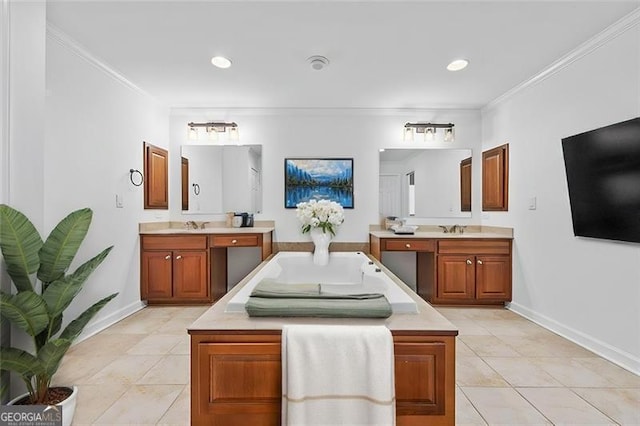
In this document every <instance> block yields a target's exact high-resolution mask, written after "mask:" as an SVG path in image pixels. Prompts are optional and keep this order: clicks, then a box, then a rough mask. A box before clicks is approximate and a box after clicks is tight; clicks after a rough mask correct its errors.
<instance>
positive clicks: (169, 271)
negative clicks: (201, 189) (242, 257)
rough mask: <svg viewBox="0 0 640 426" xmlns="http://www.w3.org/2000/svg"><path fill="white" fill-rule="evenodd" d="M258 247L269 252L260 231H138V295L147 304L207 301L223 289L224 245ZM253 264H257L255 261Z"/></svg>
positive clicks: (267, 235) (268, 238)
mask: <svg viewBox="0 0 640 426" xmlns="http://www.w3.org/2000/svg"><path fill="white" fill-rule="evenodd" d="M229 247H258V248H260V251H261V259H260V260H265V259H266V258H267V257H269V256H270V255H271V253H272V244H271V231H269V232H264V233H258V232H256V233H240V232H239V233H236V234H198V235H181V234H170V235H147V234H145V235H142V236H141V239H140V265H141V266H140V298H141V299H142V300H146V301H147V302H148V303H151V304H169V303H210V302H212V301H215V300H218V299H220V298H221V297H222V296H224V295H225V294H226V293H227V249H228V248H229ZM256 266H257V264H256Z"/></svg>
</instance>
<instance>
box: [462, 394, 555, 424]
mask: <svg viewBox="0 0 640 426" xmlns="http://www.w3.org/2000/svg"><path fill="white" fill-rule="evenodd" d="M462 391H463V392H464V393H465V395H466V396H467V398H468V399H469V401H470V402H471V403H472V404H473V406H474V407H475V408H476V409H477V410H478V412H479V413H480V415H482V417H483V418H484V419H485V420H486V421H487V423H488V424H490V425H542V424H551V423H550V422H549V420H548V419H546V418H545V417H544V416H543V415H542V414H540V413H539V412H538V411H537V410H536V409H535V408H534V407H533V406H532V405H531V404H529V402H527V400H525V399H524V398H523V397H522V395H520V394H519V393H518V392H516V391H515V389H513V388H482V387H478V388H471V387H463V388H462Z"/></svg>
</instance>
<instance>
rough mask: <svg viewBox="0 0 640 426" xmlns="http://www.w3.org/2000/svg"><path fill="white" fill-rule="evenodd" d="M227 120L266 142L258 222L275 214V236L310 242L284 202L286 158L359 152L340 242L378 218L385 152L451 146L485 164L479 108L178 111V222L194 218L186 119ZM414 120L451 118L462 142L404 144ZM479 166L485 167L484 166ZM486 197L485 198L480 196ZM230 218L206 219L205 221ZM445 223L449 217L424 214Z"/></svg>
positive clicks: (174, 143) (174, 193)
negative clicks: (184, 193) (188, 203)
mask: <svg viewBox="0 0 640 426" xmlns="http://www.w3.org/2000/svg"><path fill="white" fill-rule="evenodd" d="M209 120H227V121H235V122H237V123H238V126H239V129H240V140H241V143H245V144H261V145H262V188H263V196H262V205H263V210H262V213H261V214H259V215H256V220H275V221H276V232H275V235H274V238H275V240H276V241H309V237H308V236H307V235H302V234H301V233H300V226H299V223H298V221H297V219H296V216H295V209H285V208H284V159H285V158H287V157H319V158H324V157H353V159H354V187H355V188H354V204H355V208H354V209H346V210H345V223H344V224H343V225H342V226H341V227H340V229H339V230H338V234H337V236H336V238H335V239H334V241H348V242H365V241H368V240H369V236H368V232H369V231H368V230H369V225H370V224H378V223H379V216H378V189H379V188H378V168H379V165H378V150H379V148H382V147H385V148H400V147H413V148H418V147H426V146H433V147H436V148H438V147H440V148H441V147H449V148H469V149H472V150H473V153H474V160H475V161H477V163H476V164H479V162H480V158H481V156H480V149H479V148H480V138H481V132H480V114H479V111H467V110H446V111H430V110H429V111H427V110H425V111H416V110H412V111H376V110H349V109H344V110H298V111H295V110H282V111H279V110H276V111H269V110H266V111H249V110H228V111H211V112H202V111H199V110H196V109H194V110H182V109H181V110H174V111H172V116H171V126H170V132H171V147H170V180H171V182H172V185H171V193H170V200H169V206H170V209H171V217H172V219H174V220H179V221H185V220H191V218H190V217H189V216H185V215H182V213H181V212H180V203H179V200H180V186H179V176H180V174H179V167H180V160H179V154H178V153H179V152H180V145H181V144H184V143H187V142H188V141H187V133H186V124H187V123H188V122H190V121H194V122H205V121H209ZM407 121H434V122H445V123H446V122H452V123H454V124H455V125H456V140H455V142H453V143H444V142H442V141H441V140H438V141H435V142H432V143H427V142H423V141H417V140H416V141H414V142H403V141H402V128H403V126H404V124H405V123H406V122H407ZM478 172H479V170H478ZM479 182H480V176H479V175H478V176H475V175H474V190H475V194H479V188H480V186H479V185H480V183H479ZM473 198H474V201H476V202H478V203H479V196H475V197H473ZM474 215H475V217H474V218H469V219H462V220H460V219H456V220H457V221H459V222H462V221H464V220H466V221H468V222H469V223H471V222H473V221H475V223H479V221H480V207H479V204H477V205H474ZM211 219H218V220H224V218H223V217H219V218H218V217H215V216H211V217H205V218H203V219H202V220H211ZM422 222H424V223H430V222H432V223H441V222H442V219H433V220H432V221H429V220H424V221H422Z"/></svg>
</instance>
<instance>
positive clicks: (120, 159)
mask: <svg viewBox="0 0 640 426" xmlns="http://www.w3.org/2000/svg"><path fill="white" fill-rule="evenodd" d="M70 43H71V44H70ZM46 48H47V61H46V87H47V98H46V135H45V146H44V150H41V148H37V147H36V148H34V150H37V151H38V152H42V153H43V154H44V182H43V185H42V186H43V187H44V198H43V200H44V211H45V217H44V219H45V226H44V228H45V229H46V233H48V232H49V231H50V230H51V229H52V228H53V227H54V226H55V225H56V223H57V222H58V221H59V220H60V219H62V218H63V217H64V216H65V215H66V214H68V213H69V212H71V211H72V210H75V209H78V208H82V207H89V208H91V209H92V210H93V222H92V224H91V228H90V229H89V233H88V235H87V238H86V239H85V241H84V243H83V245H82V247H81V249H80V251H79V253H78V256H77V258H76V262H74V265H72V269H73V268H75V267H76V266H78V265H79V264H80V263H81V262H83V261H86V260H88V259H89V258H90V257H92V256H93V255H95V254H97V253H98V252H99V251H100V250H102V249H104V248H105V247H107V246H109V245H114V246H115V248H114V249H113V251H112V252H111V254H110V255H109V256H108V257H107V259H106V260H105V261H104V262H103V264H102V265H101V266H100V267H99V268H98V269H97V270H96V272H95V273H94V274H93V275H92V276H91V277H90V278H89V280H88V281H87V283H86V285H85V288H84V289H83V290H82V292H81V293H80V294H79V296H78V297H77V298H76V300H75V301H74V302H73V303H72V305H71V306H70V307H69V309H68V314H67V313H65V321H69V320H70V319H73V318H74V317H75V316H76V315H77V314H79V313H80V312H82V311H83V310H84V309H86V308H87V307H88V306H90V304H92V303H94V302H96V301H97V300H99V299H100V298H102V297H104V296H106V295H108V294H111V293H113V292H119V293H120V294H119V296H118V297H116V298H115V299H114V300H112V301H111V302H110V303H109V304H108V305H107V306H106V307H105V308H104V309H103V310H102V311H100V313H99V314H98V316H97V317H96V319H94V322H93V323H92V324H90V326H89V327H88V328H87V330H86V331H87V333H90V332H91V331H95V330H97V329H99V328H101V327H104V326H106V325H108V324H109V323H110V322H112V321H114V320H119V319H120V318H122V317H123V316H125V315H127V314H129V313H131V312H132V311H135V310H136V309H139V308H140V307H141V302H140V291H139V288H140V253H139V238H138V223H139V222H148V221H161V220H168V218H169V212H168V210H165V211H162V210H153V211H152V210H149V211H145V210H143V187H142V186H140V187H135V186H133V185H132V184H131V182H130V181H129V169H132V168H133V169H138V170H143V149H142V143H143V141H147V142H149V143H152V144H153V145H157V146H160V147H165V148H167V147H168V141H167V136H168V109H166V108H165V107H162V106H160V105H158V103H157V102H156V101H154V100H153V99H152V98H150V97H149V96H147V95H145V94H144V93H141V92H140V91H139V90H136V89H135V88H134V87H133V86H131V85H129V84H126V83H125V82H124V81H123V80H121V79H119V78H117V77H116V76H115V75H114V74H112V73H111V72H110V71H109V70H107V69H105V68H104V67H102V66H101V65H100V64H99V63H97V62H96V61H94V60H92V59H91V58H90V55H88V54H87V53H86V52H82V51H79V50H78V49H77V46H76V47H73V46H72V41H69V40H64V39H61V37H60V35H59V34H55V33H51V32H49V34H48V37H47V44H46ZM94 59H95V58H94ZM175 157H176V158H177V159H178V161H179V159H180V156H179V153H178V155H176V156H175ZM177 176H178V177H179V173H178V174H177ZM26 190H27V189H26V188H25V189H24V191H26ZM116 194H119V195H121V196H122V199H123V208H116V203H115V199H116ZM172 201H173V202H174V203H175V204H176V207H177V208H178V209H179V208H180V199H179V198H178V199H174V200H172ZM87 333H85V335H86V334H87Z"/></svg>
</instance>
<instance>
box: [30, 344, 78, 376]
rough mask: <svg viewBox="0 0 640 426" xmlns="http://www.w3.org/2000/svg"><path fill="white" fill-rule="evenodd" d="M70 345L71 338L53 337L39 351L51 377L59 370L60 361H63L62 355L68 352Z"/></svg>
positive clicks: (47, 373)
mask: <svg viewBox="0 0 640 426" xmlns="http://www.w3.org/2000/svg"><path fill="white" fill-rule="evenodd" d="M70 346H71V341H70V340H67V339H53V340H50V341H49V342H47V344H46V345H44V346H43V347H42V349H40V350H39V351H38V360H39V361H40V364H41V366H42V369H43V373H44V374H45V375H46V376H48V377H49V378H51V377H52V376H53V375H54V374H55V373H56V371H58V367H59V366H60V361H62V357H64V354H66V353H67V350H69V347H70Z"/></svg>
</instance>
